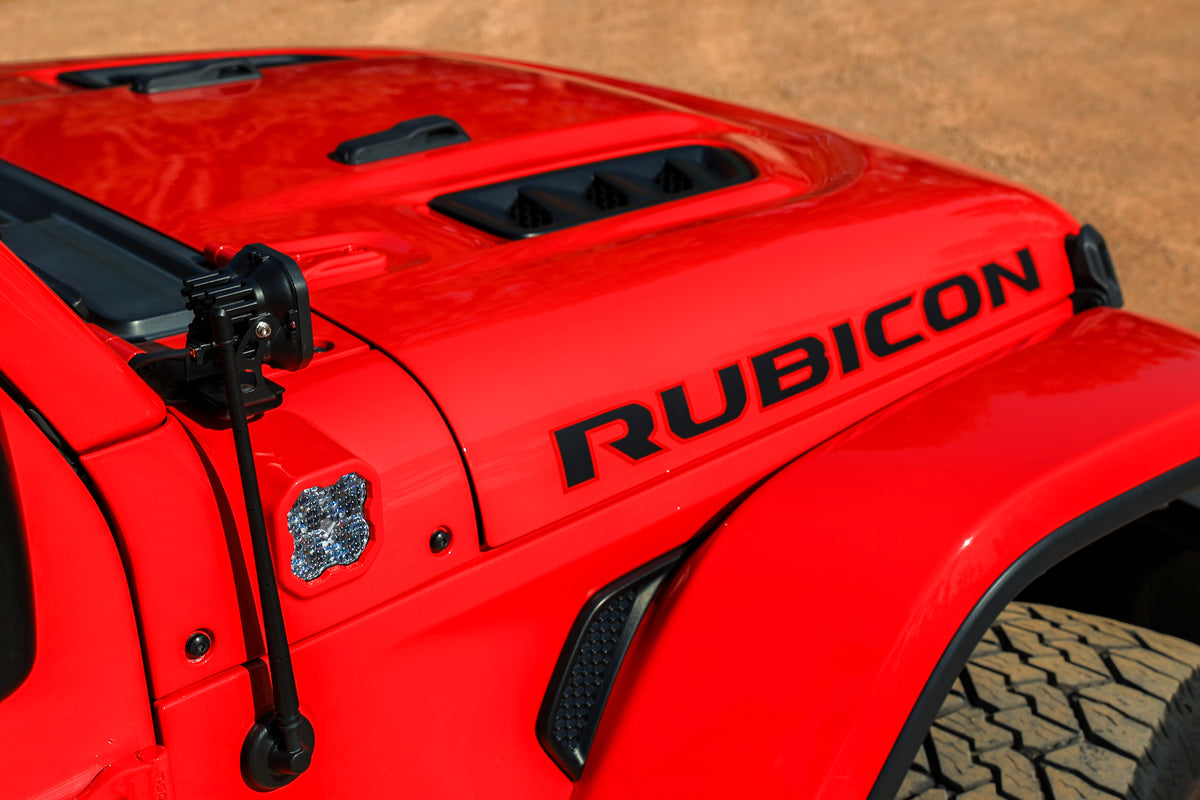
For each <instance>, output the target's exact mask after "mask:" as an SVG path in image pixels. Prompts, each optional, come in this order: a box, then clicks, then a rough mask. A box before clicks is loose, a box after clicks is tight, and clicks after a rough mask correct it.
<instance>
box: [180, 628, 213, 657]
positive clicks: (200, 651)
mask: <svg viewBox="0 0 1200 800" xmlns="http://www.w3.org/2000/svg"><path fill="white" fill-rule="evenodd" d="M210 649H212V634H211V633H209V632H208V631H203V630H201V631H196V632H194V633H193V634H192V635H191V636H189V637H188V638H187V642H185V643H184V645H183V652H184V653H186V654H187V657H188V660H189V661H199V660H200V659H202V658H204V657H205V656H206V655H208V651H209V650H210Z"/></svg>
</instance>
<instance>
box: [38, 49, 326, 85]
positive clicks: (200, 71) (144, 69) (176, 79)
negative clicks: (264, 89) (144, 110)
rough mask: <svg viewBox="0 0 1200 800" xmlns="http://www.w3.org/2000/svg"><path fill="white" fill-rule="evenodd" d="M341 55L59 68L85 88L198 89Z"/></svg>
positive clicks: (284, 55)
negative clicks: (264, 71)
mask: <svg viewBox="0 0 1200 800" xmlns="http://www.w3.org/2000/svg"><path fill="white" fill-rule="evenodd" d="M340 60H343V57H342V56H326V55H318V54H316V53H270V54H267V55H261V56H244V57H241V58H192V59H185V60H182V61H155V62H151V63H149V64H121V65H118V66H115V67H96V68H93V69H77V70H72V71H70V72H60V73H59V74H58V79H59V80H60V81H62V82H63V83H69V84H71V85H73V86H79V87H81V88H84V89H111V88H113V87H114V86H128V87H129V88H130V89H132V90H133V91H135V92H137V93H139V94H156V93H158V92H167V91H176V90H179V89H195V88H198V87H201V86H213V85H216V84H221V83H230V82H233V81H240V80H257V79H259V78H261V77H262V74H261V73H260V72H259V70H260V69H265V68H267V67H287V66H291V65H292V64H310V63H313V62H316V61H340Z"/></svg>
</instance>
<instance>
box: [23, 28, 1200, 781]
mask: <svg viewBox="0 0 1200 800" xmlns="http://www.w3.org/2000/svg"><path fill="white" fill-rule="evenodd" d="M0 131H2V135H0V243H2V246H0V331H2V334H3V338H4V340H5V341H7V342H8V345H7V346H5V347H4V348H3V350H2V352H0V381H2V389H3V392H2V393H0V443H2V456H3V466H4V475H3V478H2V479H0V516H2V518H3V519H2V523H0V776H2V780H0V796H3V797H4V798H21V799H23V800H25V799H31V798H38V800H58V799H59V798H68V797H84V798H89V799H90V800H102V799H103V800H110V799H113V798H127V799H128V800H168V798H175V799H176V800H188V799H190V798H232V797H247V798H249V797H257V796H260V793H264V792H266V793H275V794H277V796H279V797H283V798H289V797H291V798H331V797H346V798H366V797H392V796H403V797H413V798H427V797H428V798H434V797H438V798H442V797H444V798H475V797H488V798H499V797H512V798H521V799H522V800H525V799H526V798H551V799H553V798H558V799H560V800H566V798H568V797H575V798H580V799H581V800H593V799H596V800H600V799H608V798H620V800H628V799H629V798H633V797H655V798H661V797H681V798H684V797H686V798H698V797H756V798H759V797H788V798H796V797H801V798H820V799H821V800H835V799H837V800H840V799H841V798H859V799H861V798H869V800H893V798H898V799H899V800H904V799H905V798H908V797H914V796H920V797H922V798H928V799H929V800H934V799H935V798H938V799H941V798H947V797H949V796H955V797H963V798H972V799H973V800H982V799H983V798H994V797H997V796H1000V797H1004V798H1008V799H1009V800H1033V799H1034V798H1053V799H1054V800H1065V799H1066V798H1076V797H1079V798H1110V797H1128V798H1137V799H1138V800H1151V798H1183V799H1184V800H1197V798H1200V647H1197V646H1196V644H1195V643H1196V642H1200V589H1198V587H1200V507H1198V500H1197V498H1198V497H1200V496H1198V495H1196V494H1194V492H1195V491H1196V489H1197V487H1200V339H1198V338H1197V337H1196V336H1195V335H1193V334H1191V333H1189V332H1186V331H1182V330H1178V329H1176V328H1172V327H1169V326H1167V325H1163V324H1161V323H1158V322H1154V321H1152V320H1148V319H1144V318H1142V317H1139V316H1136V315H1133V314H1129V313H1125V312H1122V311H1120V310H1118V309H1119V308H1120V306H1121V291H1120V288H1119V285H1118V283H1117V280H1116V277H1115V275H1114V272H1113V269H1112V264H1111V262H1110V259H1109V256H1108V252H1107V250H1106V248H1105V245H1104V242H1103V240H1102V239H1101V238H1100V236H1099V234H1098V233H1097V232H1096V231H1095V230H1093V229H1092V228H1090V227H1087V226H1083V227H1081V226H1080V224H1079V223H1077V222H1076V221H1075V220H1073V219H1072V218H1071V217H1070V216H1069V215H1068V214H1066V213H1065V212H1064V211H1062V210H1061V209H1059V208H1058V207H1056V206H1055V205H1053V204H1051V203H1050V202H1048V201H1046V200H1045V199H1043V198H1040V197H1037V196H1035V195H1033V194H1031V193H1030V192H1028V191H1026V190H1023V189H1021V188H1019V187H1016V186H1013V185H1011V184H1008V183H1006V182H1004V181H1001V180H998V179H996V178H994V177H990V176H987V175H982V174H980V173H977V172H975V171H973V170H970V169H966V168H963V167H960V166H956V165H952V164H946V163H942V162H938V161H935V160H933V159H930V158H928V157H925V156H919V155H916V154H913V153H909V152H905V151H901V150H897V149H893V148H890V147H887V146H884V145H881V144H878V143H875V142H871V141H866V140H861V139H857V138H854V137H851V136H848V135H844V134H841V133H836V132H832V131H828V130H823V129H820V128H817V127H813V126H811V125H807V124H804V123H800V122H794V121H791V120H786V119H781V118H779V117H775V116H772V115H769V114H765V113H762V112H758V111H751V110H748V109H745V108H739V107H736V106H732V105H728V104H725V103H720V102H717V101H714V100H707V99H703V98H698V97H692V96H688V95H684V94H680V93H677V92H671V91H666V90H661V89H655V88H650V87H645V86H638V85H634V84H631V83H627V82H624V81H619V80H615V79H611V78H603V77H597V76H592V75H581V74H577V73H573V72H569V71H566V70H560V69H552V68H546V67H535V66H529V65H519V64H514V63H509V62H504V61H499V60H495V59H483V58H480V59H468V58H464V57H458V56H433V55H429V54H422V53H413V52H382V51H341V50H327V51H304V52H277V51H253V52H236V53H232V52H230V53H206V54H191V55H182V56H155V57H150V58H146V57H143V58H128V59H94V60H87V61H73V62H56V63H40V64H24V65H14V66H9V67H5V68H3V69H0ZM1189 493H1193V494H1189ZM1065 609H1071V610H1065ZM285 625H286V627H285Z"/></svg>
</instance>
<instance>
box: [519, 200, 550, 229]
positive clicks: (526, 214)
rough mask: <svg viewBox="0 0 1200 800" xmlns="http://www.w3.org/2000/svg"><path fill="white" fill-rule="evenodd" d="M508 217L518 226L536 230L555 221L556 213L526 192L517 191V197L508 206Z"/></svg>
mask: <svg viewBox="0 0 1200 800" xmlns="http://www.w3.org/2000/svg"><path fill="white" fill-rule="evenodd" d="M508 218H509V219H510V220H512V221H513V224H515V225H516V226H517V227H518V228H521V229H522V230H526V231H536V230H537V229H538V228H545V227H546V226H547V225H552V224H553V223H554V215H553V214H551V213H550V210H549V209H548V208H546V207H545V206H544V205H542V204H541V203H539V202H538V201H537V200H534V199H533V198H532V197H530V196H529V195H526V194H521V193H520V192H518V193H517V199H516V200H513V204H512V205H511V206H509V207H508Z"/></svg>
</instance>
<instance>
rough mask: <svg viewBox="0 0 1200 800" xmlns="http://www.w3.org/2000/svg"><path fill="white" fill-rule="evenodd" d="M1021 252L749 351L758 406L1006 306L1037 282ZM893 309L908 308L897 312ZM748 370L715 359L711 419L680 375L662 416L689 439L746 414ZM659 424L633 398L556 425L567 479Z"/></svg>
mask: <svg viewBox="0 0 1200 800" xmlns="http://www.w3.org/2000/svg"><path fill="white" fill-rule="evenodd" d="M1016 256H1017V261H1018V262H1019V264H1020V269H1019V270H1014V269H1009V268H1008V267H1004V266H1001V265H1000V264H997V263H995V262H992V263H988V264H984V265H983V266H982V267H979V268H978V270H977V271H976V272H975V273H974V274H972V273H969V272H963V273H960V274H958V275H954V276H952V277H949V278H947V279H945V280H943V281H939V282H938V283H935V284H933V285H932V286H927V287H925V288H924V289H921V290H919V291H916V292H913V293H911V294H907V295H905V296H903V297H899V298H897V299H895V300H893V301H891V302H889V303H885V304H884V305H882V306H879V307H877V308H872V309H870V310H868V311H867V312H866V313H865V314H864V315H863V316H862V317H861V320H862V322H861V323H855V322H849V321H846V322H836V323H833V324H830V325H829V326H828V328H827V330H828V332H829V333H828V334H827V335H820V334H816V333H808V334H806V335H804V336H801V337H800V338H798V339H795V340H793V341H791V342H788V343H786V344H782V345H780V346H779V347H775V348H773V349H771V350H767V351H766V352H762V353H756V354H751V355H749V356H748V362H749V365H750V370H749V377H750V378H751V379H752V381H753V384H754V389H755V391H756V393H757V399H758V403H759V407H760V408H761V409H764V410H765V409H767V408H770V407H772V406H775V405H777V404H779V403H783V402H785V401H787V400H791V399H793V398H795V397H797V396H799V395H801V394H804V393H805V392H809V391H812V390H813V389H816V388H818V387H820V386H821V385H822V384H824V383H825V382H826V381H827V380H828V378H829V375H830V373H832V372H833V371H834V370H835V369H836V370H838V371H839V373H840V374H842V375H847V374H849V373H852V372H856V371H858V370H861V369H865V368H866V364H867V363H869V359H867V358H865V357H866V356H868V355H869V356H873V357H874V358H875V359H886V358H888V357H890V356H894V355H896V354H898V353H901V352H903V351H905V350H908V349H909V348H912V347H917V346H919V345H921V344H922V343H923V342H926V341H928V340H929V338H930V337H931V336H936V335H938V334H941V333H945V332H946V331H949V330H952V329H954V328H956V327H958V326H959V325H962V324H964V323H967V322H970V321H971V320H972V319H974V318H976V317H977V316H979V314H980V313H981V312H982V311H983V310H984V308H985V303H986V307H987V308H988V309H989V310H995V309H997V308H1000V307H1002V306H1004V305H1005V304H1006V303H1007V302H1008V300H1009V295H1010V293H1012V292H1014V291H1018V292H1021V293H1024V294H1030V293H1033V292H1035V291H1037V290H1038V289H1040V288H1041V280H1040V278H1039V277H1038V272H1037V268H1036V266H1035V265H1034V263H1033V256H1031V255H1030V253H1029V249H1028V248H1024V249H1021V250H1019V251H1017V253H1016ZM902 312H903V314H902ZM894 315H902V316H896V317H895V319H893V316H894ZM893 323H894V324H893ZM921 323H924V324H923V325H922V324H921ZM746 378H747V375H746V374H745V372H744V370H743V364H741V363H735V364H730V365H728V366H724V367H720V368H718V369H716V379H717V382H718V383H719V384H720V387H721V396H722V398H723V400H724V409H723V410H722V411H721V412H720V413H719V414H717V415H716V416H714V417H710V418H708V419H705V420H697V419H696V418H695V416H694V415H693V413H692V409H691V406H690V404H689V402H688V395H687V391H686V389H685V387H684V385H683V384H682V383H680V384H677V385H675V386H671V387H669V388H666V389H663V390H661V391H659V392H658V405H659V406H660V409H659V410H660V411H661V417H659V419H663V420H665V421H666V429H667V431H669V432H670V435H671V436H672V437H673V438H674V439H676V440H678V441H680V442H684V443H686V442H687V441H688V440H690V439H693V438H695V437H697V436H700V435H702V434H705V433H709V432H711V431H714V430H717V429H719V428H723V427H725V426H727V425H731V424H733V423H734V422H736V421H737V420H738V419H740V418H742V417H743V415H744V413H745V411H746V408H747V405H748V402H749V391H748V387H747V380H746ZM615 423H620V425H616V424H615ZM622 428H623V431H622ZM656 429H657V425H656V416H655V411H654V410H653V409H652V408H651V407H650V406H648V405H645V404H643V403H638V402H629V403H626V404H624V405H621V406H618V407H617V408H610V409H607V410H605V411H602V412H600V413H598V414H595V415H593V416H590V417H588V418H586V419H583V420H580V421H579V422H575V423H572V424H570V425H567V426H565V427H562V428H558V429H557V430H554V431H552V433H551V437H552V439H553V441H554V446H555V448H556V450H557V452H558V460H559V465H560V467H561V469H562V475H563V479H564V483H565V486H566V488H567V489H573V488H575V487H577V486H580V485H582V484H585V483H588V482H589V481H592V480H594V479H595V478H596V462H595V448H597V447H605V448H608V449H609V450H611V451H612V452H615V453H617V454H619V455H621V456H623V457H624V458H626V459H628V460H629V461H631V462H637V461H641V460H642V459H644V458H648V457H649V456H652V455H654V454H656V453H660V452H662V451H663V450H665V449H666V448H665V446H664V445H663V444H662V443H661V437H660V441H656V440H655V438H654V434H655V432H656ZM606 437H607V438H606Z"/></svg>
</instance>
